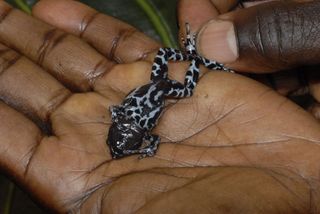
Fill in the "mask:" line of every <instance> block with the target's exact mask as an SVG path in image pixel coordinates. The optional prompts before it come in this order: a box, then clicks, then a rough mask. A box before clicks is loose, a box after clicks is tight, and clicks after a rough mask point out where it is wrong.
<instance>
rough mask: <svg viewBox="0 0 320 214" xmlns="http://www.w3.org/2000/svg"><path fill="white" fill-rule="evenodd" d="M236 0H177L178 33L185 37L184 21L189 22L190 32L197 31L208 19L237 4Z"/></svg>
mask: <svg viewBox="0 0 320 214" xmlns="http://www.w3.org/2000/svg"><path fill="white" fill-rule="evenodd" d="M237 3H238V1H237V0H228V1H220V0H199V1H192V0H179V2H178V23H179V30H180V31H179V35H180V36H181V37H183V38H185V28H184V26H185V23H189V25H190V29H191V31H192V32H198V31H199V30H200V28H201V27H202V26H203V25H204V24H205V23H207V22H208V21H209V20H211V19H214V18H217V17H218V16H219V15H220V14H221V13H225V12H227V11H229V10H230V9H232V8H234V7H235V6H236V5H237Z"/></svg>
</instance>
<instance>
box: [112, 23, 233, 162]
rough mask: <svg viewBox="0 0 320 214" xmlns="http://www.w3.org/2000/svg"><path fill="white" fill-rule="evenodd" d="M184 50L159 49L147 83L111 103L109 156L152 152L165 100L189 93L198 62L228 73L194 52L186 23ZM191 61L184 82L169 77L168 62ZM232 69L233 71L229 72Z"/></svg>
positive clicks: (181, 96)
mask: <svg viewBox="0 0 320 214" xmlns="http://www.w3.org/2000/svg"><path fill="white" fill-rule="evenodd" d="M185 29H186V39H183V38H182V43H183V45H184V48H185V51H180V50H177V49H174V48H160V49H159V50H158V52H157V54H156V56H155V58H154V61H153V64H152V69H151V77H150V81H149V83H147V84H145V85H142V86H139V87H137V88H135V89H133V90H132V91H131V92H130V93H129V94H128V95H127V96H126V97H125V98H124V100H123V102H122V103H121V104H120V105H113V106H110V108H109V110H110V113H111V121H112V123H111V126H110V128H109V132H108V138H107V144H108V145H109V148H110V152H111V157H112V158H113V159H118V158H122V157H126V156H130V155H135V154H139V155H140V156H139V158H144V157H152V156H154V155H155V153H156V151H157V149H158V146H159V143H160V137H159V136H158V135H155V134H152V133H151V132H152V130H153V129H154V128H155V126H156V125H157V123H158V121H159V119H160V117H161V116H162V114H163V111H164V107H165V100H166V99H168V98H171V99H172V98H173V99H181V98H187V97H190V96H192V94H193V90H194V89H195V87H196V84H197V82H198V79H199V73H200V65H201V64H202V65H204V66H205V67H206V68H209V69H211V70H220V71H227V72H230V71H231V70H230V69H228V68H226V67H224V65H223V64H221V63H219V62H217V61H214V60H209V59H206V58H204V57H202V56H200V55H199V54H198V53H197V51H196V45H195V42H196V34H191V33H190V26H189V24H188V23H186V24H185ZM169 61H173V62H179V61H190V65H189V67H188V70H187V72H186V75H185V79H184V83H183V84H182V83H181V82H179V81H177V80H172V79H169V78H168V62H169ZM231 72H232V71H231Z"/></svg>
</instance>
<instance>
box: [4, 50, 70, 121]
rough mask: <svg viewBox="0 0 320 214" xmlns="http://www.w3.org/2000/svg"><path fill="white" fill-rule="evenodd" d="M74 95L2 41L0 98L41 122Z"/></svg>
mask: <svg viewBox="0 0 320 214" xmlns="http://www.w3.org/2000/svg"><path fill="white" fill-rule="evenodd" d="M70 95H71V93H70V91H69V90H68V89H66V88H65V87H64V86H63V85H61V83H59V82H58V81H57V80H56V79H55V78H53V77H52V76H51V75H50V74H48V73H47V72H45V71H44V70H43V69H41V68H40V67H39V66H37V65H36V64H34V63H33V62H31V61H30V60H29V59H27V58H26V57H23V56H21V55H20V54H18V53H16V52H15V51H12V50H10V49H9V48H8V47H6V46H4V45H2V44H0V98H1V99H2V100H4V101H5V102H6V103H8V104H9V105H11V106H12V107H14V108H15V109H17V110H18V111H20V112H23V113H24V114H26V115H28V116H29V117H30V118H31V119H32V120H33V121H35V122H37V123H38V125H45V124H46V123H47V122H48V121H49V116H50V113H51V112H52V111H53V110H54V109H56V108H57V106H59V105H60V104H61V103H62V102H63V101H64V100H66V99H67V98H68V97H69V96H70Z"/></svg>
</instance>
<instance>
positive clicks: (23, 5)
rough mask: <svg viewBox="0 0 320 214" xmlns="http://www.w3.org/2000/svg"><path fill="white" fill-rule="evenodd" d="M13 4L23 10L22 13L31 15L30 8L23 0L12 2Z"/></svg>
mask: <svg viewBox="0 0 320 214" xmlns="http://www.w3.org/2000/svg"><path fill="white" fill-rule="evenodd" d="M14 2H15V3H16V5H17V6H18V7H19V8H20V9H21V10H23V11H24V12H26V13H28V14H31V8H30V7H29V5H28V4H27V3H26V2H25V1H24V0H14Z"/></svg>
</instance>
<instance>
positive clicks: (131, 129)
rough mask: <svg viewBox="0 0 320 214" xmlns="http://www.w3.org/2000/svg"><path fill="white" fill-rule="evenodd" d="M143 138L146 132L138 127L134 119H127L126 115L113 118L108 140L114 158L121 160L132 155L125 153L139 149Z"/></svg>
mask: <svg viewBox="0 0 320 214" xmlns="http://www.w3.org/2000/svg"><path fill="white" fill-rule="evenodd" d="M143 137H144V130H143V129H141V128H140V127H139V126H137V125H136V123H135V122H134V121H133V120H132V119H127V118H126V117H125V116H124V115H118V116H117V118H113V123H112V125H111V127H110V129H109V134H108V140H107V143H108V145H109V147H110V151H111V155H112V158H114V159H116V158H121V157H124V156H127V155H130V154H128V153H127V152H125V151H130V150H137V149H139V148H140V147H141V145H142V142H143Z"/></svg>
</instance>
